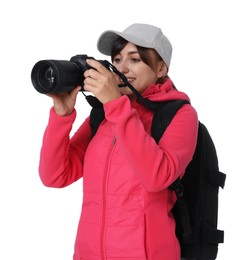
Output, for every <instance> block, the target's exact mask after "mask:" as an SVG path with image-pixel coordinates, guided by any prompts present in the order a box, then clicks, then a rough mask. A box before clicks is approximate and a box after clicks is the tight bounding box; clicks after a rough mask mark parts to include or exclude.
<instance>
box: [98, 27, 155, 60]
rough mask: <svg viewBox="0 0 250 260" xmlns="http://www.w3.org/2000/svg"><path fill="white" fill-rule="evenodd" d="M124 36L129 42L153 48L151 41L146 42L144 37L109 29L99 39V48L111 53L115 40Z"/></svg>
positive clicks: (103, 52) (107, 53)
mask: <svg viewBox="0 0 250 260" xmlns="http://www.w3.org/2000/svg"><path fill="white" fill-rule="evenodd" d="M119 37H122V38H124V39H125V40H127V41H128V42H131V43H133V44H135V45H138V46H141V47H145V48H153V46H151V45H150V44H149V43H147V42H145V41H144V39H140V38H137V37H136V36H134V35H130V34H127V33H124V32H117V31H112V30H108V31H105V32H103V33H102V34H101V36H100V37H99V39H98V41H97V49H98V50H99V51H100V52H101V53H102V54H105V55H109V56H110V55H111V50H112V47H113V45H114V42H115V41H116V40H117V39H118V38H119Z"/></svg>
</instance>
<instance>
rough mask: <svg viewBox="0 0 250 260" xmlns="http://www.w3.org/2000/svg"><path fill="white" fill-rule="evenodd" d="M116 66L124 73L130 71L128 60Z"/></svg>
mask: <svg viewBox="0 0 250 260" xmlns="http://www.w3.org/2000/svg"><path fill="white" fill-rule="evenodd" d="M116 67H117V69H118V70H119V71H120V72H121V73H123V74H126V73H128V71H129V68H128V64H127V62H126V61H122V62H120V63H119V64H118V65H117V66H116Z"/></svg>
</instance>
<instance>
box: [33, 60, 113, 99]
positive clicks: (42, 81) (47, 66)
mask: <svg viewBox="0 0 250 260" xmlns="http://www.w3.org/2000/svg"><path fill="white" fill-rule="evenodd" d="M87 59H94V58H93V57H89V56H87V55H76V56H73V57H72V58H71V59H70V60H69V61H67V60H40V61H38V62H37V63H36V64H35V65H34V67H33V69H32V71H31V81H32V84H33V86H34V87H35V89H36V90H37V91H38V92H40V93H42V94H47V93H59V92H69V91H71V90H72V89H74V88H75V87H76V86H82V87H83V81H84V76H83V73H84V72H85V71H86V70H88V69H90V68H91V67H90V66H89V65H88V64H87V63H86V60H87ZM99 62H101V63H102V64H103V65H104V66H105V67H107V68H108V69H109V67H108V65H106V63H105V62H104V61H99ZM82 90H83V89H82Z"/></svg>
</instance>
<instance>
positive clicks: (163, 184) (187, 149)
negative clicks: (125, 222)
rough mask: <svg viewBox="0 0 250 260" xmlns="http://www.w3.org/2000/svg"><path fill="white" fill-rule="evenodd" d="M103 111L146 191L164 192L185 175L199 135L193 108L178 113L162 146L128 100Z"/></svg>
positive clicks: (165, 134)
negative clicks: (147, 130)
mask: <svg viewBox="0 0 250 260" xmlns="http://www.w3.org/2000/svg"><path fill="white" fill-rule="evenodd" d="M104 109H105V116H106V119H107V120H109V121H110V122H112V126H113V129H114V133H115V135H116V137H117V142H119V145H120V146H121V147H122V150H123V152H124V154H125V156H126V157H127V158H128V160H129V163H130V164H131V166H132V167H133V169H134V172H135V174H136V175H137V176H138V178H139V179H140V181H141V183H142V184H143V185H144V187H145V189H146V190H148V191H150V192H157V191H161V190H163V189H165V188H167V187H168V186H169V185H170V184H171V183H172V182H173V181H174V180H175V179H176V178H177V177H178V176H181V175H182V174H183V173H184V171H185V168H186V166H187V165H188V163H189V162H190V160H191V159H192V156H193V153H194V150H195V146H196V142H197V134H198V117H197V113H196V111H195V110H194V108H193V107H192V106H190V105H184V106H183V107H182V108H181V109H180V110H179V111H178V112H177V114H176V115H175V117H174V118H173V120H172V122H171V124H170V125H169V126H168V128H167V129H166V131H165V132H164V134H163V136H162V138H161V139H160V141H159V144H156V142H155V140H154V139H153V138H152V137H151V136H150V134H148V133H147V132H146V131H145V128H144V125H143V124H142V122H141V120H140V118H139V116H138V113H137V111H136V110H135V109H134V108H132V107H131V104H130V101H129V100H128V98H127V97H125V96H123V97H121V98H119V99H117V100H115V101H112V102H109V103H107V104H105V106H104Z"/></svg>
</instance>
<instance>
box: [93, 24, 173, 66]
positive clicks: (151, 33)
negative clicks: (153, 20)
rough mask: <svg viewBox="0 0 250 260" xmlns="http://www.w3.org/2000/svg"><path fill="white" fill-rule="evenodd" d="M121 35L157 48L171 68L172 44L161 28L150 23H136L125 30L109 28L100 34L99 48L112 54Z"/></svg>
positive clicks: (136, 43)
mask: <svg viewBox="0 0 250 260" xmlns="http://www.w3.org/2000/svg"><path fill="white" fill-rule="evenodd" d="M119 37H122V38H124V39H125V40H127V41H129V42H131V43H133V44H135V45H138V46H141V47H145V48H152V49H155V50H156V51H157V52H158V54H159V55H160V56H161V58H162V59H163V61H164V62H165V63H166V65H167V66H168V68H169V65H170V61H171V56H172V45H171V43H170V41H169V40H168V38H167V37H166V36H165V35H164V34H163V33H162V30H161V29H160V28H158V27H156V26H153V25H149V24H142V23H135V24H132V25H130V26H129V27H127V28H126V29H125V30H124V31H123V32H118V31H113V30H107V31H105V32H103V33H102V34H101V35H100V37H99V39H98V41H97V48H98V50H99V51H100V52H101V53H102V54H105V55H109V56H110V55H111V50H112V47H113V45H114V42H115V41H116V40H117V39H118V38H119Z"/></svg>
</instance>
